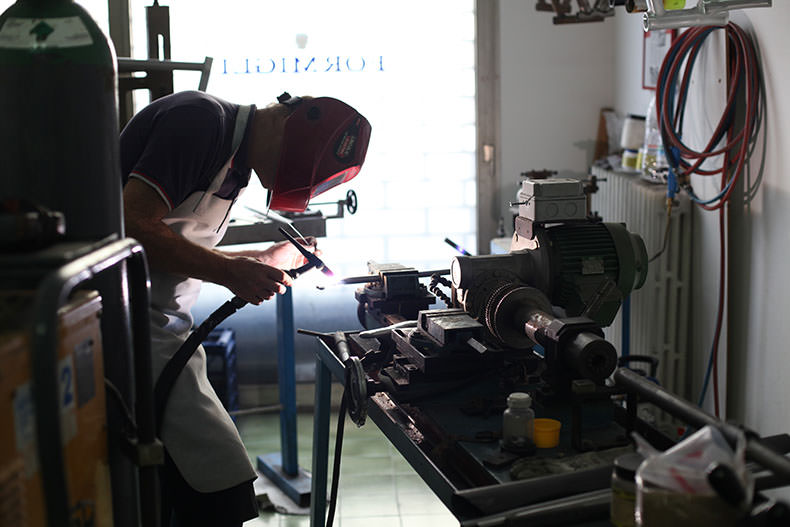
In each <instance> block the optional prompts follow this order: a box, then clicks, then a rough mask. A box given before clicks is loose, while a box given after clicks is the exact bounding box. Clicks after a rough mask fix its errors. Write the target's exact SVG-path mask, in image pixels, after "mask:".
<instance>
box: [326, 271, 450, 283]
mask: <svg viewBox="0 0 790 527" xmlns="http://www.w3.org/2000/svg"><path fill="white" fill-rule="evenodd" d="M435 274H438V275H447V274H450V270H449V269H437V270H435V271H420V272H418V273H417V278H425V277H426V276H432V275H435ZM381 280H382V278H381V275H375V274H369V275H365V276H352V277H349V278H343V279H342V280H340V281H339V282H338V283H339V284H368V283H371V282H381Z"/></svg>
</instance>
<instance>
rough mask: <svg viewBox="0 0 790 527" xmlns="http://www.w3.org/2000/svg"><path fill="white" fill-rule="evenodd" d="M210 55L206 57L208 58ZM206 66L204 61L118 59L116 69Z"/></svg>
mask: <svg viewBox="0 0 790 527" xmlns="http://www.w3.org/2000/svg"><path fill="white" fill-rule="evenodd" d="M209 58H210V57H206V59H209ZM205 67H206V63H205V62H178V61H175V60H154V59H148V60H145V59H127V58H119V59H118V71H119V72H122V73H128V72H133V71H173V70H187V71H203V70H204V69H205Z"/></svg>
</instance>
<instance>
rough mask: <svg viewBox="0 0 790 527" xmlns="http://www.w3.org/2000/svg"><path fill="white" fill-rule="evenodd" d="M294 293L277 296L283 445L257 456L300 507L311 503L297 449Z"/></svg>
mask: <svg viewBox="0 0 790 527" xmlns="http://www.w3.org/2000/svg"><path fill="white" fill-rule="evenodd" d="M294 339H295V330H294V311H293V293H292V291H291V288H288V289H287V290H286V292H285V294H282V295H278V296H277V373H278V379H279V381H278V384H279V389H280V404H281V405H282V410H280V448H281V449H282V452H275V453H272V454H266V455H263V456H258V470H260V471H261V472H262V473H263V474H264V475H265V476H266V477H267V478H269V479H270V480H271V481H272V482H273V483H274V484H275V485H277V487H278V488H279V489H280V490H282V491H283V492H284V493H285V494H286V495H287V496H288V497H289V498H291V500H292V501H293V502H294V503H296V504H297V505H299V506H300V507H307V506H308V505H309V504H310V486H311V478H310V473H309V472H307V471H305V470H303V469H301V468H299V461H298V459H297V448H296V373H295V369H296V364H295V359H294Z"/></svg>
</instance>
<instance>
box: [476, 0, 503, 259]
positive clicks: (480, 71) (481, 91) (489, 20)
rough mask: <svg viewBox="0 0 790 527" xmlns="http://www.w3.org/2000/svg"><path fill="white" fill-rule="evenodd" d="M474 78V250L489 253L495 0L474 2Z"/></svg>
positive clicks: (494, 165) (494, 220)
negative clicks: (475, 211)
mask: <svg viewBox="0 0 790 527" xmlns="http://www.w3.org/2000/svg"><path fill="white" fill-rule="evenodd" d="M475 27H476V31H475V48H476V51H475V53H476V56H475V75H476V79H477V90H476V92H477V97H476V102H477V254H488V253H489V241H490V240H491V239H492V238H494V237H495V236H496V231H497V225H498V223H499V215H500V210H499V204H500V203H501V201H502V200H501V199H500V198H499V194H500V191H499V187H500V174H499V167H500V166H502V163H501V161H502V153H501V152H500V148H499V145H500V144H501V140H500V137H501V133H502V132H501V128H502V127H501V123H500V115H501V96H500V93H501V90H500V77H499V70H500V62H499V56H500V50H499V37H500V33H499V0H476V2H475Z"/></svg>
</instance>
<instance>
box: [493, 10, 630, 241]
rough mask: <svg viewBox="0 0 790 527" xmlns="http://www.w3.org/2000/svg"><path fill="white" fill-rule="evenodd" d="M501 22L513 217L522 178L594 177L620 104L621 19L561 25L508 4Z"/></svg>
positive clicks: (506, 170)
mask: <svg viewBox="0 0 790 527" xmlns="http://www.w3.org/2000/svg"><path fill="white" fill-rule="evenodd" d="M499 16H500V21H499V23H500V31H501V41H500V46H501V48H500V49H501V66H500V70H501V89H502V92H501V97H502V102H501V104H502V117H501V126H502V144H501V146H500V148H501V153H502V166H501V170H500V172H499V174H500V196H501V198H500V202H501V203H502V209H501V210H502V215H503V216H504V217H505V218H508V213H507V202H508V201H514V200H515V197H516V190H517V184H518V182H519V181H520V179H519V174H520V173H521V172H525V171H528V170H540V169H544V168H546V169H551V170H558V171H560V172H561V173H565V174H568V173H573V174H575V175H584V174H586V173H587V168H588V167H589V165H590V163H591V162H592V161H593V159H592V153H593V149H594V146H595V145H594V143H595V136H596V132H597V127H598V115H599V111H600V109H601V108H602V107H607V106H608V107H611V106H612V105H613V104H614V101H615V98H614V93H613V90H612V79H613V74H614V60H613V59H614V47H615V39H614V35H615V33H614V30H615V25H614V24H615V21H614V20H613V19H608V20H606V21H605V22H600V23H587V24H573V25H562V26H555V25H554V24H552V20H551V19H552V15H551V13H545V12H537V11H535V2H532V1H529V2H525V1H523V0H501V1H500V14H499ZM509 228H510V230H509V232H512V225H509Z"/></svg>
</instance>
